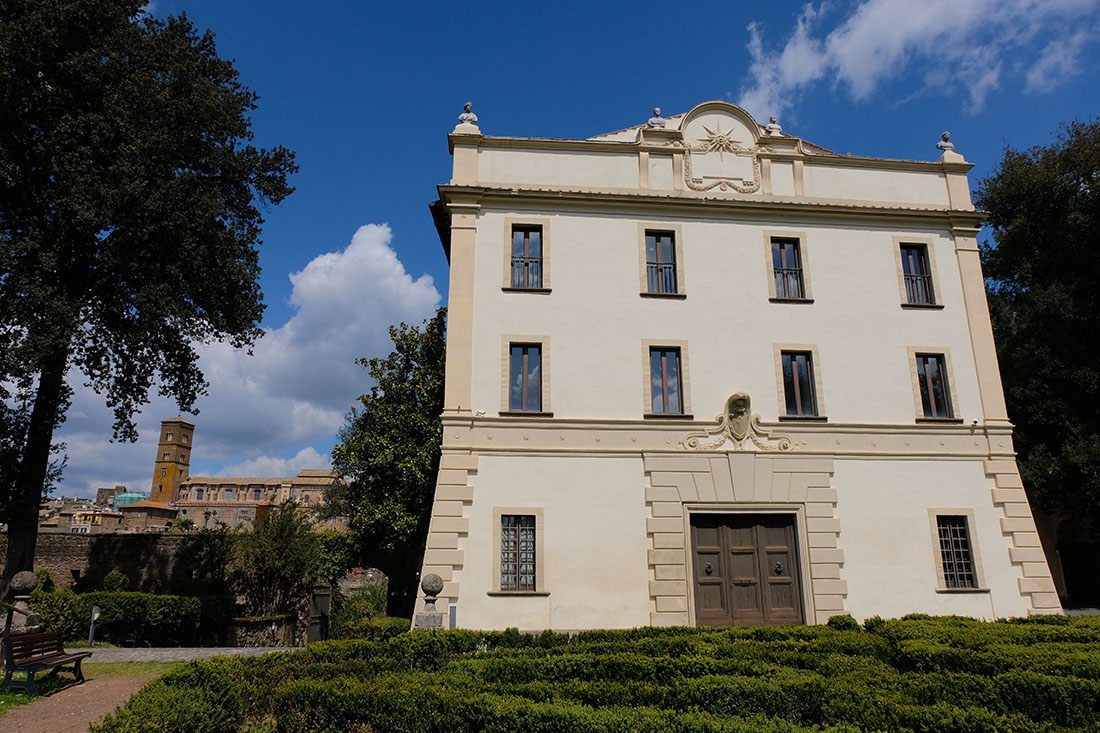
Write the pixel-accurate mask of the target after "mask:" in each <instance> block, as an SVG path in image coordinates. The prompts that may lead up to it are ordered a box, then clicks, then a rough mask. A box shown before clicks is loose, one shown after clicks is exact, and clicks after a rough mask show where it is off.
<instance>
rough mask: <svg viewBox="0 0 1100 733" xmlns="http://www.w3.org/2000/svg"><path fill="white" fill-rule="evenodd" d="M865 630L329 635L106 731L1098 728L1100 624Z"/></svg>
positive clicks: (877, 624) (200, 680)
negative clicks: (337, 637)
mask: <svg viewBox="0 0 1100 733" xmlns="http://www.w3.org/2000/svg"><path fill="white" fill-rule="evenodd" d="M403 623H404V624H405V625H406V627H407V624H408V622H407V621H404V622H403ZM853 623H854V622H853ZM837 626H842V627H843V628H842V629H838V628H836V627H837ZM867 626H868V627H870V628H872V629H874V631H869V630H866V629H860V628H859V627H858V625H857V626H856V627H855V628H852V624H851V623H847V622H846V621H838V622H837V623H836V624H833V625H832V626H830V625H825V626H814V627H806V626H802V627H781V628H768V629H703V628H699V629H688V628H678V629H653V628H641V629H628V630H619V631H593V632H584V633H581V634H577V635H575V636H570V635H568V634H556V633H553V632H545V633H543V634H541V635H538V636H532V635H527V634H520V633H518V632H516V631H515V630H514V629H510V630H508V631H504V632H476V631H465V630H457V631H446V632H421V631H415V632H409V633H398V634H395V635H390V636H385V635H379V636H376V637H374V638H371V639H362V640H354V641H329V642H323V643H318V644H312V645H310V646H309V647H308V648H307V649H305V650H303V651H300V652H293V653H286V654H281V655H275V656H268V657H263V658H259V659H250V660H239V659H232V660H231V659H225V660H219V661H217V662H207V663H203V666H192V665H189V666H188V667H187V668H181V670H179V671H178V672H176V673H174V674H171V675H169V676H167V677H165V678H163V679H162V680H161V681H160V682H159V683H158V684H155V685H151V686H149V687H147V688H145V689H144V690H142V691H141V692H140V693H138V695H137V696H135V697H134V698H133V699H132V700H131V702H130V703H129V704H127V705H126V706H125V707H123V708H122V709H121V710H120V711H119V712H118V713H116V714H115V715H114V716H112V717H109V718H108V719H107V720H106V721H105V722H104V724H103V726H102V727H101V728H99V729H98V730H101V731H104V732H113V731H136V730H165V729H179V730H254V731H259V730H273V729H274V728H265V727H264V726H266V725H269V724H270V722H271V721H278V730H285V731H337V730H340V731H345V730H347V731H367V730H385V731H443V730H446V731H456V732H457V733H464V732H467V731H469V732H472V731H502V732H503V731H508V732H512V731H517V732H521V733H522V732H525V731H547V732H549V731H554V732H555V733H556V732H558V731H578V732H579V731H585V732H588V731H616V732H620V731H621V732H623V733H626V732H627V731H641V730H661V731H675V732H678V733H689V732H691V733H696V732H698V733H703V732H708V733H717V732H719V731H745V732H746V733H747V732H748V731H809V730H816V731H874V730H890V731H928V732H929V733H931V732H933V731H934V732H936V733H941V732H947V733H951V732H957V733H971V732H973V731H1002V730H1011V731H1020V732H1024V733H1027V732H1035V733H1038V732H1039V731H1062V730H1097V729H1100V619H1089V618H1074V619H1072V620H1069V621H1065V622H1039V621H1030V620H1029V621H1026V622H1014V621H1002V622H995V623H986V622H980V621H974V620H972V619H960V618H953V617H947V618H930V617H927V616H925V617H915V618H909V619H899V620H888V621H884V620H882V619H878V620H876V621H874V622H873V623H868V624H867ZM223 680H229V682H227V683H225V684H226V685H227V687H222V686H221V685H222V681H223ZM188 691H191V692H192V693H193V696H189V695H188ZM200 703H202V704H200ZM181 711H183V712H181ZM140 725H145V726H146V727H145V728H141V727H139V726H140Z"/></svg>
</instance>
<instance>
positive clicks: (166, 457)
mask: <svg viewBox="0 0 1100 733" xmlns="http://www.w3.org/2000/svg"><path fill="white" fill-rule="evenodd" d="M168 455H169V454H168V453H165V454H164V460H166V461H167V460H168Z"/></svg>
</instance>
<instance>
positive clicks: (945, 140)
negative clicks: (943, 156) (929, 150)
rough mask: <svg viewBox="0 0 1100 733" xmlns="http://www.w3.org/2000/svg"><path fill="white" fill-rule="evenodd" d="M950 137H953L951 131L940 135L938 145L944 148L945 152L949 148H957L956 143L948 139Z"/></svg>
mask: <svg viewBox="0 0 1100 733" xmlns="http://www.w3.org/2000/svg"><path fill="white" fill-rule="evenodd" d="M950 137H951V133H950V132H946V131H945V132H944V133H943V134H942V135H940V141H939V142H938V143H936V147H937V148H939V149H940V150H943V151H944V152H946V151H948V150H954V149H955V143H953V142H948V139H949V138H950Z"/></svg>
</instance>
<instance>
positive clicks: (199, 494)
mask: <svg viewBox="0 0 1100 733" xmlns="http://www.w3.org/2000/svg"><path fill="white" fill-rule="evenodd" d="M195 500H196V501H202V489H195Z"/></svg>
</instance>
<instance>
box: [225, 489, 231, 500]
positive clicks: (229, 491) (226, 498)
mask: <svg viewBox="0 0 1100 733" xmlns="http://www.w3.org/2000/svg"><path fill="white" fill-rule="evenodd" d="M225 500H226V501H233V489H226V490H225Z"/></svg>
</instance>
